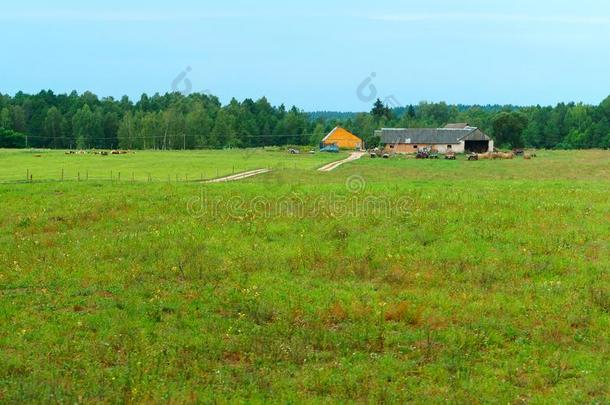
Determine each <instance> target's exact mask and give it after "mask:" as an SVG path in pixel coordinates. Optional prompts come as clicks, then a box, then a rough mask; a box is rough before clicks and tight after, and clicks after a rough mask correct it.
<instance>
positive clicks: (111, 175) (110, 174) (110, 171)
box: [110, 170, 112, 183]
mask: <svg viewBox="0 0 610 405" xmlns="http://www.w3.org/2000/svg"><path fill="white" fill-rule="evenodd" d="M110 182H111V183H112V170H111V171H110Z"/></svg>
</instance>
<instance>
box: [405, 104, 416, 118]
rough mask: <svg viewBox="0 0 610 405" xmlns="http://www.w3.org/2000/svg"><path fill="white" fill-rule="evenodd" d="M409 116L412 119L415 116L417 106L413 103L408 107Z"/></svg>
mask: <svg viewBox="0 0 610 405" xmlns="http://www.w3.org/2000/svg"><path fill="white" fill-rule="evenodd" d="M407 117H409V118H410V119H413V118H415V107H413V105H410V106H409V108H408V109H407Z"/></svg>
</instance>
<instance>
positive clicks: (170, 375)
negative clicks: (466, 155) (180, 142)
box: [0, 151, 610, 403]
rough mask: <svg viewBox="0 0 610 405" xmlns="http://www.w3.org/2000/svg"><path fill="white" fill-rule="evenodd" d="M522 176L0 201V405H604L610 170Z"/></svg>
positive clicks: (274, 179) (412, 169) (356, 176)
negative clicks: (160, 404)
mask: <svg viewBox="0 0 610 405" xmlns="http://www.w3.org/2000/svg"><path fill="white" fill-rule="evenodd" d="M219 153H221V152H219ZM539 156H540V157H539V158H538V159H535V160H532V161H525V160H522V159H518V160H512V161H490V162H465V161H457V162H446V161H415V160H406V159H396V160H389V161H388V160H372V159H362V160H360V161H357V162H354V163H351V164H348V165H345V166H342V167H341V168H340V169H338V170H337V171H335V172H331V173H324V174H322V173H317V172H315V171H314V170H312V169H307V168H306V167H301V168H299V167H297V169H294V167H292V168H291V167H289V166H287V167H285V168H284V169H283V170H276V171H274V172H272V173H269V174H266V175H263V176H260V177H257V178H252V179H249V180H247V181H245V182H239V183H231V184H214V185H205V186H202V185H196V184H187V183H172V184H167V183H150V184H148V183H144V184H138V183H136V184H131V183H129V182H126V183H119V184H117V183H108V182H95V181H90V182H83V183H76V182H65V183H41V184H37V183H33V184H4V185H0V201H1V204H2V209H1V210H0V246H1V247H2V248H1V249H0V402H36V403H42V402H44V403H47V402H123V401H126V402H138V403H141V402H146V403H148V402H166V401H172V402H175V403H183V402H196V401H199V402H303V401H305V402H325V401H331V402H346V401H357V402H394V403H402V402H406V401H413V402H428V403H430V402H431V403H440V402H446V401H449V402H453V403H486V402H498V403H519V402H531V403H567V402H590V403H606V402H607V401H608V399H609V397H608V394H609V392H610V385H609V383H608V381H610V368H609V367H608V364H610V344H609V342H610V225H609V224H610V198H609V188H610V154H609V153H608V152H602V151H592V152H543V153H540V154H539ZM232 158H233V159H234V158H235V156H229V155H227V156H226V160H227V162H229V163H230V159H232ZM238 160H239V159H238ZM240 163H241V162H237V163H236V164H240ZM227 164H228V163H227ZM225 167H226V166H225ZM2 170H4V167H3V169H2Z"/></svg>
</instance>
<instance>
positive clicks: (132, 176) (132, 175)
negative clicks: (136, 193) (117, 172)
mask: <svg viewBox="0 0 610 405" xmlns="http://www.w3.org/2000/svg"><path fill="white" fill-rule="evenodd" d="M133 178H134V174H133V172H131V182H132V183H133Z"/></svg>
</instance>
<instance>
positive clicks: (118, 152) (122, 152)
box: [66, 149, 135, 156]
mask: <svg viewBox="0 0 610 405" xmlns="http://www.w3.org/2000/svg"><path fill="white" fill-rule="evenodd" d="M89 153H91V154H93V155H101V156H108V155H126V154H128V153H135V152H131V151H128V150H111V151H110V152H108V151H106V150H95V149H93V150H92V151H91V152H87V151H86V150H82V149H81V150H79V151H78V152H77V151H74V150H69V151H66V155H87V154H89Z"/></svg>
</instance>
